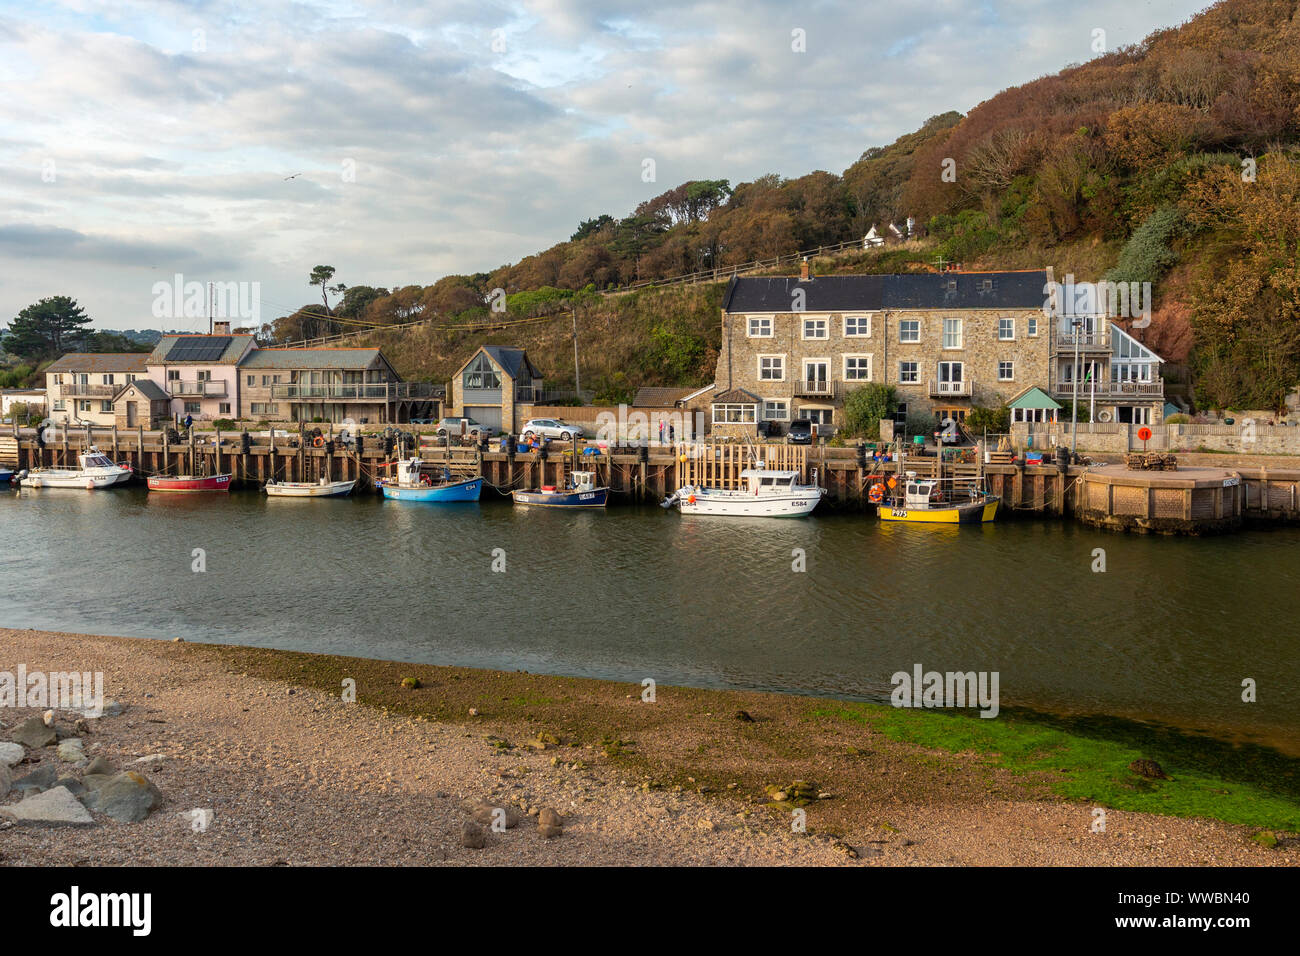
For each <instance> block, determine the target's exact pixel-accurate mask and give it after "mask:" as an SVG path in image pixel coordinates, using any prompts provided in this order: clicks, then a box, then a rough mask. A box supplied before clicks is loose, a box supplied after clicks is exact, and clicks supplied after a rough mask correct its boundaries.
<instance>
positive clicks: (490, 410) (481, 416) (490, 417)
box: [465, 405, 501, 431]
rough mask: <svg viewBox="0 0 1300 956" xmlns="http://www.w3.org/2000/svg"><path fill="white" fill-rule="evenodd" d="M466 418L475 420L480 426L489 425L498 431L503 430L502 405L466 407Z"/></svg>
mask: <svg viewBox="0 0 1300 956" xmlns="http://www.w3.org/2000/svg"><path fill="white" fill-rule="evenodd" d="M465 417H466V418H472V419H474V421H476V422H478V423H479V424H480V425H487V426H488V427H489V428H495V429H496V430H497V431H500V430H501V406H500V405H466V406H465Z"/></svg>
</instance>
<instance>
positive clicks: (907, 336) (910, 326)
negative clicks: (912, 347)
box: [898, 319, 921, 342]
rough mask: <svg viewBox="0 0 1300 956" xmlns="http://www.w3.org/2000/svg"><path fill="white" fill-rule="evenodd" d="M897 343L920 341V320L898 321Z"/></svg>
mask: <svg viewBox="0 0 1300 956" xmlns="http://www.w3.org/2000/svg"><path fill="white" fill-rule="evenodd" d="M898 341H900V342H919V341H921V320H920V319H899V320H898Z"/></svg>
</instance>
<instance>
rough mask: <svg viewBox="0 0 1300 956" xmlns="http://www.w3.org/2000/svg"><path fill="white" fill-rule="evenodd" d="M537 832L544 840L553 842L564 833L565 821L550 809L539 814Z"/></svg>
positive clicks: (542, 810)
mask: <svg viewBox="0 0 1300 956" xmlns="http://www.w3.org/2000/svg"><path fill="white" fill-rule="evenodd" d="M537 832H538V833H540V834H541V836H542V839H544V840H553V839H554V838H555V837H557V836H560V835H561V834H563V833H564V819H563V818H562V817H561V816H560V815H559V814H558V813H556V812H555V811H554V810H552V809H551V808H550V807H543V808H542V809H541V810H539V811H538V812H537Z"/></svg>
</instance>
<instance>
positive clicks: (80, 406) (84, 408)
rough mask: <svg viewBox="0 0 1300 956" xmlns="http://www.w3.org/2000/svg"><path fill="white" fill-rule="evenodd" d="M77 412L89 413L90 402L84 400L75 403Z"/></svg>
mask: <svg viewBox="0 0 1300 956" xmlns="http://www.w3.org/2000/svg"><path fill="white" fill-rule="evenodd" d="M77 411H79V412H88V411H90V402H88V401H87V400H86V399H84V398H83V399H81V400H80V401H79V402H77Z"/></svg>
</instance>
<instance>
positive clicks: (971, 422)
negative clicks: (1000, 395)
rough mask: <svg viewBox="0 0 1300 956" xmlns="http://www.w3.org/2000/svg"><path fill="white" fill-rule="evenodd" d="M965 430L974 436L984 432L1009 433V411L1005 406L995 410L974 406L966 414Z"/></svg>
mask: <svg viewBox="0 0 1300 956" xmlns="http://www.w3.org/2000/svg"><path fill="white" fill-rule="evenodd" d="M966 430H967V431H969V432H970V433H971V434H972V435H976V436H978V435H979V434H980V433H982V432H986V431H989V432H995V433H997V434H1004V433H1006V432H1009V431H1011V409H1010V408H1008V407H1007V406H1006V405H1000V406H998V407H997V408H986V407H985V406H983V405H974V406H972V407H971V410H970V411H969V412H967V413H966Z"/></svg>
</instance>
